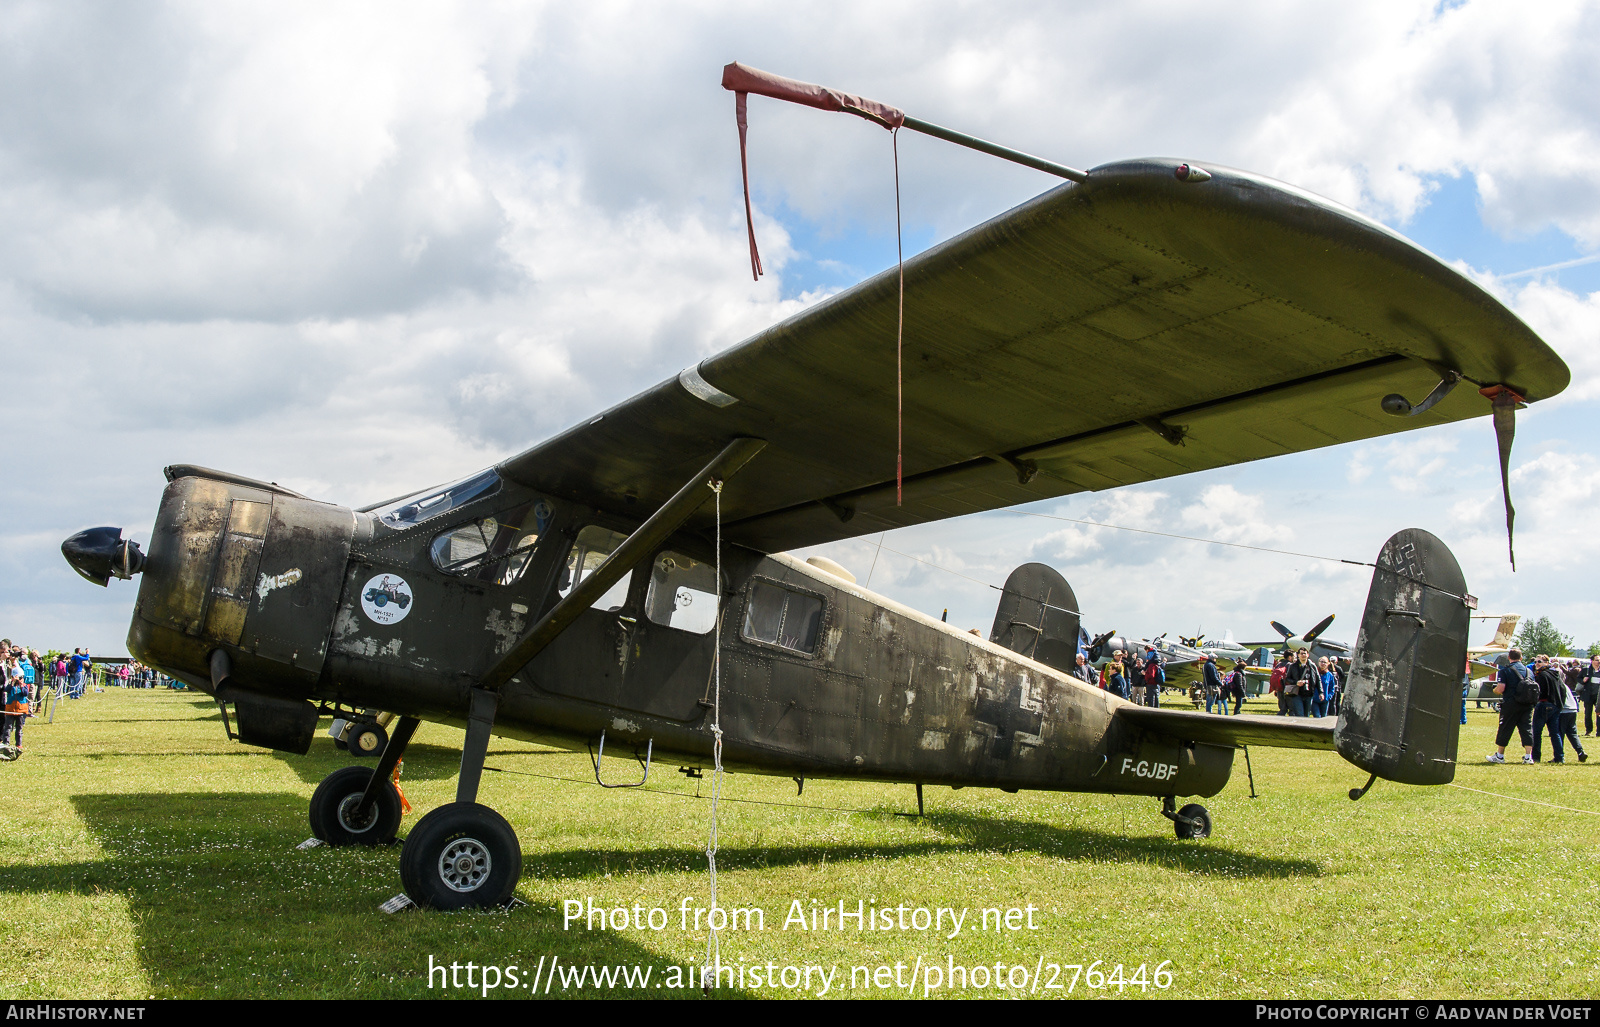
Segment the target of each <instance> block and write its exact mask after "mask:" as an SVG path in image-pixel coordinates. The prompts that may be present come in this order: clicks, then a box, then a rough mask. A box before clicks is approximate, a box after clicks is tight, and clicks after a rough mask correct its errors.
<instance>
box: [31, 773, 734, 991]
mask: <svg viewBox="0 0 1600 1027" xmlns="http://www.w3.org/2000/svg"><path fill="white" fill-rule="evenodd" d="M72 804H73V807H74V809H75V810H76V811H77V813H78V815H79V816H81V817H82V818H83V820H84V822H85V823H86V824H87V825H88V827H89V830H90V831H91V832H92V833H93V835H94V837H95V839H96V840H97V841H98V842H99V843H100V846H101V848H102V849H103V850H104V852H105V856H104V858H102V859H98V860H85V861H82V862H76V863H58V864H53V865H52V864H32V865H19V866H12V867H8V868H6V872H5V873H4V874H3V875H0V894H27V893H37V892H68V893H76V894H101V893H107V892H109V893H115V894H118V895H122V896H126V897H127V901H128V906H129V913H130V915H131V918H132V920H133V923H134V925H135V929H136V931H137V932H138V935H139V945H140V947H139V949H138V958H139V959H140V960H141V962H142V964H143V968H144V969H145V971H146V972H147V973H149V974H150V976H151V982H152V985H153V987H154V989H155V992H156V994H157V995H158V996H160V997H165V998H180V997H205V998H215V997H217V996H219V995H224V996H226V995H236V996H250V995H255V996H258V997H269V996H270V997H295V996H299V997H315V996H321V997H330V998H331V997H340V998H378V997H403V996H414V997H421V998H427V997H433V998H439V997H446V996H441V994H440V992H439V990H438V989H435V990H433V991H431V992H430V991H429V990H428V982H427V965H428V955H429V954H432V955H434V956H435V958H436V959H438V958H443V959H444V960H445V961H447V962H448V961H450V960H459V961H461V962H463V963H465V962H466V961H467V960H469V959H471V960H476V961H477V962H479V963H486V962H487V963H502V964H505V963H517V964H519V965H520V966H521V967H522V969H523V970H524V971H528V972H531V970H532V967H533V964H535V963H537V961H538V957H539V956H541V955H544V954H554V955H559V956H560V957H561V959H562V961H563V962H564V963H565V962H567V961H568V960H571V961H572V962H573V963H589V964H593V965H612V964H629V965H641V966H643V965H651V966H655V967H656V973H657V974H660V973H661V972H663V971H662V968H663V967H664V966H665V965H666V964H667V963H669V962H673V961H674V960H671V959H669V958H667V957H665V956H663V955H662V954H661V953H660V952H658V951H655V950H652V949H650V948H648V947H646V946H644V945H640V944H637V943H635V942H634V941H632V940H630V937H631V936H630V935H629V934H627V933H618V932H613V931H596V932H593V933H588V932H585V934H584V935H583V936H582V938H581V939H575V938H574V936H573V935H572V934H571V933H570V932H564V931H563V930H562V921H561V914H560V910H559V909H557V908H556V907H554V906H550V907H546V906H544V905H542V904H538V905H530V906H526V907H522V908H520V909H517V910H514V911H513V912H512V913H510V914H503V913H497V912H475V913H457V914H450V915H439V914H427V913H419V912H406V913H401V914H396V915H393V916H389V915H385V914H383V913H381V912H379V910H378V906H379V904H380V903H382V902H384V901H385V900H387V899H389V898H390V897H392V896H393V895H394V893H395V864H396V862H397V861H398V860H399V857H400V853H399V849H398V848H395V847H391V848H380V849H312V850H309V851H297V850H296V849H295V848H294V845H295V844H296V843H297V842H298V840H299V839H301V838H303V837H304V836H305V835H306V833H307V829H306V825H305V797H304V796H301V795H297V794H293V793H289V792H269V793H242V794H241V793H230V794H222V793H209V792H178V793H170V792H161V793H135V794H120V795H75V796H73V797H72ZM528 873H529V871H528V870H527V869H525V870H524V876H526V875H527V874H528ZM335 878H337V880H338V885H337V886H336V887H335V886H334V885H333V884H332V883H331V882H332V881H333V880H334V879H335ZM507 916H509V917H512V918H514V920H513V921H512V922H513V923H514V924H515V936H514V939H511V938H508V936H507V934H506V933H505V932H504V931H503V929H502V928H501V927H500V926H499V925H500V924H503V923H505V921H504V919H502V918H504V917H507ZM508 926H509V925H508ZM646 937H653V935H646ZM352 952H358V953H359V954H360V964H359V966H356V965H355V964H353V963H352V962H350V960H349V956H350V953H352ZM308 954H326V955H327V959H326V962H325V964H324V963H323V961H322V960H320V959H319V960H317V965H322V966H324V969H322V970H321V971H320V972H318V973H317V974H316V975H315V976H313V975H312V972H311V971H310V970H309V969H308V968H307V966H308V962H309V960H308V958H307V956H308ZM530 955H531V956H532V957H533V958H532V959H531V960H530V959H529V958H528V957H529V956H530ZM286 972H287V973H286ZM391 978H395V979H393V980H391ZM655 979H657V980H659V979H660V978H659V977H657V978H655ZM219 984H220V985H221V990H220V991H219V990H217V985H219ZM560 993H561V992H560V988H559V986H558V987H557V989H556V990H555V991H552V992H551V993H550V997H552V998H554V997H556V996H557V995H559V994H560ZM446 994H447V995H448V994H450V993H446ZM455 994H456V995H460V996H463V997H464V996H465V994H467V992H466V991H465V989H463V990H462V991H460V992H456V993H455ZM471 994H472V995H473V997H477V996H478V993H477V992H476V991H474V992H472V993H471ZM595 994H596V992H595V991H593V990H592V989H590V990H588V991H586V992H582V993H568V994H567V996H566V997H578V996H579V995H588V996H591V997H592V996H593V995H595ZM717 994H719V995H723V996H728V997H747V996H745V995H744V993H742V992H739V991H737V990H730V989H720V990H719V991H718V993H717ZM527 995H528V992H526V991H520V992H513V991H501V992H491V993H490V997H496V996H498V997H501V998H525V997H527ZM689 996H693V997H696V998H698V997H699V996H700V992H699V991H698V989H686V990H682V991H673V990H666V991H656V990H654V989H652V991H651V992H649V994H648V997H651V998H669V997H671V998H675V997H689Z"/></svg>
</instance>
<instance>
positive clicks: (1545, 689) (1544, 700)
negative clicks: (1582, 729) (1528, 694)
mask: <svg viewBox="0 0 1600 1027" xmlns="http://www.w3.org/2000/svg"><path fill="white" fill-rule="evenodd" d="M1533 680H1534V681H1535V682H1536V683H1537V684H1538V685H1539V701H1538V702H1537V703H1535V704H1534V707H1533V762H1535V763H1538V762H1539V759H1540V749H1541V748H1542V746H1541V743H1542V742H1543V741H1544V734H1545V731H1546V730H1548V731H1549V732H1550V758H1551V759H1553V760H1555V761H1556V762H1557V763H1563V762H1565V761H1566V754H1565V753H1564V752H1563V751H1562V746H1561V706H1562V698H1563V696H1564V695H1565V693H1566V690H1567V686H1566V684H1565V683H1564V682H1563V681H1562V680H1561V671H1559V670H1557V669H1556V668H1555V667H1553V666H1551V664H1550V657H1548V656H1546V655H1544V654H1543V653H1540V654H1539V655H1538V656H1535V657H1534V658H1533Z"/></svg>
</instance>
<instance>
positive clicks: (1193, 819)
mask: <svg viewBox="0 0 1600 1027" xmlns="http://www.w3.org/2000/svg"><path fill="white" fill-rule="evenodd" d="M1177 805H1178V800H1177V799H1175V798H1173V797H1172V796H1170V795H1168V796H1165V797H1164V798H1162V800H1161V815H1162V816H1164V817H1166V818H1167V819H1168V820H1170V821H1172V828H1173V830H1174V831H1176V832H1177V834H1178V837H1179V838H1209V837H1211V814H1209V813H1207V812H1206V808H1205V807H1204V806H1202V805H1200V804H1199V803H1198V802H1191V803H1189V804H1188V805H1187V806H1185V807H1183V809H1175V807H1176V806H1177Z"/></svg>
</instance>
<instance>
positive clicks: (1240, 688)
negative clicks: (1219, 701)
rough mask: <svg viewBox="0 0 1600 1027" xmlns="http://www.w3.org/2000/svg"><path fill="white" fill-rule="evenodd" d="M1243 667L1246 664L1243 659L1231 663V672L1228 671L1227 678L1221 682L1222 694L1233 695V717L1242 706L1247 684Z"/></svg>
mask: <svg viewBox="0 0 1600 1027" xmlns="http://www.w3.org/2000/svg"><path fill="white" fill-rule="evenodd" d="M1245 667H1246V664H1245V662H1244V661H1243V660H1240V661H1239V662H1238V663H1235V664H1234V665H1233V671H1232V673H1230V674H1229V675H1228V677H1227V680H1226V681H1224V682H1223V684H1224V685H1225V688H1226V690H1225V691H1224V693H1223V694H1224V695H1228V696H1232V697H1233V715H1234V716H1235V717H1237V716H1238V715H1239V711H1240V710H1241V709H1243V708H1244V696H1245V690H1246V685H1248V684H1249V676H1248V675H1247V674H1246V673H1245Z"/></svg>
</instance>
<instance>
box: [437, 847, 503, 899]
mask: <svg viewBox="0 0 1600 1027" xmlns="http://www.w3.org/2000/svg"><path fill="white" fill-rule="evenodd" d="M493 866H494V861H493V860H491V859H490V858H489V849H488V846H486V845H484V844H483V843H482V842H480V841H478V839H476V838H457V839H456V840H455V841H453V842H451V843H450V844H449V845H447V846H445V849H444V852H442V853H440V855H439V878H440V880H442V881H444V884H445V887H446V888H449V889H450V890H451V891H456V892H469V891H476V890H477V889H478V888H479V887H480V886H481V885H482V884H483V882H484V881H486V880H488V878H489V871H490V870H491V869H492V868H493Z"/></svg>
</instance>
